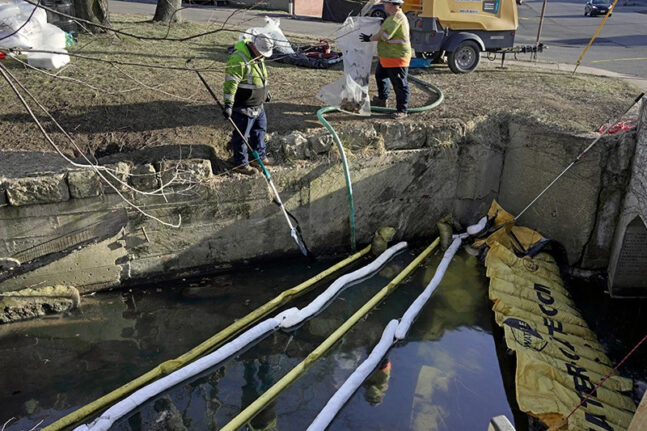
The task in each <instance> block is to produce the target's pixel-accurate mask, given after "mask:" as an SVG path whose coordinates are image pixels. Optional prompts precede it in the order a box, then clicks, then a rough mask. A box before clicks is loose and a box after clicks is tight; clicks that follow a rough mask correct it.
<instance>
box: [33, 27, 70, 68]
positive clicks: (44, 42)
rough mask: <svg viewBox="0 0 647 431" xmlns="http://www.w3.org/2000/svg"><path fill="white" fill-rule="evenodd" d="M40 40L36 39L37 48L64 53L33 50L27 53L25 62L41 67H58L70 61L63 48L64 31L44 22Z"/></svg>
mask: <svg viewBox="0 0 647 431" xmlns="http://www.w3.org/2000/svg"><path fill="white" fill-rule="evenodd" d="M39 36H40V40H38V41H37V45H36V46H37V47H38V49H42V50H43V51H57V52H62V53H65V54H50V53H46V52H33V53H28V54H27V63H29V64H30V65H31V66H34V67H38V68H41V69H58V68H60V67H63V66H65V65H66V64H67V63H69V62H70V56H69V55H67V51H66V50H65V32H64V31H63V30H61V29H60V28H58V27H56V26H55V25H53V24H45V25H43V26H42V28H41V31H40V34H39Z"/></svg>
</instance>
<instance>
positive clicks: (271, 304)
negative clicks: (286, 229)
mask: <svg viewBox="0 0 647 431" xmlns="http://www.w3.org/2000/svg"><path fill="white" fill-rule="evenodd" d="M369 251H371V246H370V245H369V246H367V247H365V248H364V249H362V250H361V251H359V252H357V253H355V254H353V255H352V256H349V257H347V258H346V259H344V260H342V261H341V262H339V263H337V264H335V265H333V266H331V267H330V268H328V269H326V270H325V271H323V272H321V273H319V274H317V275H316V276H314V277H312V278H310V279H309V280H307V281H304V282H303V283H301V284H299V285H297V286H295V287H293V288H291V289H288V290H285V291H283V292H282V293H281V294H280V295H279V296H277V297H276V298H274V299H271V300H270V301H268V302H266V303H265V304H263V305H261V306H260V307H258V308H257V309H255V310H254V311H252V312H251V313H249V314H248V315H247V316H245V317H243V318H242V319H240V320H237V321H235V322H234V323H232V324H231V325H229V326H227V327H226V328H225V329H223V330H222V331H220V332H218V333H217V334H216V335H214V336H213V337H211V338H209V339H208V340H206V341H204V342H203V343H202V344H200V345H198V346H196V347H194V348H193V349H191V350H189V351H188V352H186V353H185V354H183V355H182V356H179V357H177V358H175V359H171V360H169V361H166V362H163V363H162V364H160V365H158V366H157V367H155V368H153V369H152V370H150V371H148V372H147V373H145V374H142V375H141V376H139V377H137V378H136V379H135V380H133V381H131V382H129V383H126V384H125V385H123V386H121V387H120V388H117V389H115V390H114V391H112V392H110V393H108V394H106V395H104V396H103V397H101V398H99V399H97V400H95V401H93V402H91V403H90V404H87V405H85V406H83V407H81V408H80V409H78V410H76V411H74V412H72V413H70V414H69V415H67V416H65V417H63V418H61V419H59V420H57V421H56V422H54V423H52V424H51V425H49V426H46V427H45V428H43V430H42V431H58V430H61V429H63V428H65V427H68V426H71V425H74V424H75V423H77V422H80V421H82V420H84V419H86V418H87V417H89V416H91V415H92V414H94V413H96V412H98V411H100V410H103V409H104V408H105V407H107V406H109V405H111V404H113V403H114V402H116V401H118V400H120V399H121V398H123V397H125V396H127V395H129V394H130V393H132V392H134V391H135V390H137V389H139V388H141V387H143V386H145V385H146V384H148V383H149V382H151V381H153V380H155V379H157V378H159V377H162V376H165V375H167V374H170V373H172V372H173V371H175V370H177V369H179V368H181V367H183V366H184V365H186V364H188V363H190V362H192V361H194V360H195V359H197V358H198V357H200V356H202V355H203V354H205V353H207V352H208V351H210V350H212V349H214V348H216V347H218V346H220V345H221V344H223V343H224V342H226V341H228V340H229V339H231V338H232V337H233V336H235V335H237V334H238V333H240V332H241V331H242V330H244V329H245V328H247V327H249V326H250V325H251V324H253V323H255V322H257V321H258V320H259V319H261V318H263V317H265V316H267V315H268V314H269V313H271V312H272V311H274V310H276V309H277V308H279V307H281V306H282V305H284V304H286V303H287V302H288V301H290V300H292V299H294V298H297V297H299V296H301V295H303V294H305V293H307V292H308V291H309V290H310V289H311V288H312V287H313V286H314V285H315V284H316V283H318V282H319V281H321V280H323V279H324V278H326V277H328V276H329V275H331V274H333V273H334V272H336V271H339V270H340V269H342V268H344V267H345V266H347V265H349V264H351V263H353V262H355V261H356V260H358V259H359V258H361V257H362V256H364V255H366V254H367V253H368V252H369Z"/></svg>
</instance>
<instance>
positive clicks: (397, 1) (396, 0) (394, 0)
mask: <svg viewBox="0 0 647 431" xmlns="http://www.w3.org/2000/svg"><path fill="white" fill-rule="evenodd" d="M382 3H393V4H402V3H404V0H382Z"/></svg>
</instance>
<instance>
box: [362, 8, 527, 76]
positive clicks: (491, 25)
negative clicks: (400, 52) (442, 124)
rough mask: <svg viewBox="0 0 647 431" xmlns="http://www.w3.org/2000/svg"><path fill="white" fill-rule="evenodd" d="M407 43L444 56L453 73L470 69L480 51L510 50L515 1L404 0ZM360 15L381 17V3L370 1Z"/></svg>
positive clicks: (424, 53)
mask: <svg viewBox="0 0 647 431" xmlns="http://www.w3.org/2000/svg"><path fill="white" fill-rule="evenodd" d="M402 9H403V11H404V12H405V13H406V15H407V17H408V18H409V24H410V26H411V46H412V47H413V49H414V50H415V51H416V54H417V55H418V56H424V57H427V58H429V57H431V58H435V59H439V58H440V57H442V56H443V55H447V63H448V65H449V67H450V69H451V70H452V71H453V72H454V73H467V72H471V71H472V70H474V69H475V68H476V66H477V65H478V63H479V61H480V58H481V52H505V51H506V50H512V48H513V44H514V36H515V31H516V30H517V26H518V17H517V4H516V0H480V1H473V0H405V1H404V4H403V5H402ZM362 14H363V15H370V16H377V17H385V16H386V14H385V13H384V6H383V5H382V4H380V3H379V1H375V0H373V1H370V2H368V3H367V4H366V6H365V7H364V9H362Z"/></svg>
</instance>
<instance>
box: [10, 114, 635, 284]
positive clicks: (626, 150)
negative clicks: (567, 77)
mask: <svg viewBox="0 0 647 431" xmlns="http://www.w3.org/2000/svg"><path fill="white" fill-rule="evenodd" d="M339 133H340V136H341V137H342V140H343V141H344V144H345V146H346V147H347V148H348V151H349V152H350V153H353V154H356V155H351V156H350V158H349V159H350V165H351V176H352V180H353V189H354V195H355V205H356V222H357V241H358V244H360V245H361V244H366V243H368V242H369V241H370V238H371V236H372V234H373V232H374V231H375V229H377V228H378V227H380V226H384V225H390V226H393V227H395V228H396V229H397V231H398V234H397V235H398V238H397V239H401V238H404V239H413V238H418V237H429V236H431V235H432V234H434V233H435V230H436V229H435V222H436V221H437V220H438V219H439V218H440V217H442V216H444V215H446V214H449V213H452V214H453V215H454V218H455V219H457V220H458V221H459V222H461V223H463V224H468V223H472V222H474V221H476V220H477V218H478V217H479V216H481V215H483V214H484V213H485V211H487V208H488V207H489V205H490V202H491V200H492V199H494V198H497V199H499V201H500V203H501V204H502V205H503V206H504V207H505V208H507V209H508V210H510V211H511V212H512V213H513V214H514V213H517V212H518V211H519V210H520V209H521V208H523V206H525V204H526V203H527V202H529V201H530V199H532V197H534V196H535V195H536V194H537V193H538V192H539V191H540V190H541V189H542V188H543V187H544V186H545V185H546V184H548V183H549V182H550V180H551V179H552V178H553V177H554V176H555V175H556V174H557V173H558V172H559V171H560V170H561V169H562V168H563V167H564V166H565V165H566V164H567V163H568V162H569V161H570V160H572V159H573V158H574V157H575V155H576V154H577V153H578V152H579V151H580V150H581V149H582V148H583V147H584V146H585V145H586V144H588V143H589V142H590V140H591V139H592V137H593V136H589V135H578V134H573V133H570V132H567V131H560V130H558V129H556V128H555V127H553V126H551V125H547V124H541V123H538V122H536V121H533V120H530V119H526V118H521V117H515V116H501V117H490V118H482V119H478V120H477V121H474V122H472V123H469V124H465V123H463V122H461V121H458V120H456V121H452V120H446V121H444V122H442V123H438V124H433V125H421V124H413V123H397V122H391V121H376V122H371V121H366V122H365V123H364V124H362V125H361V126H355V127H352V126H351V127H347V128H345V129H342V130H339ZM635 140H636V135H635V133H627V134H624V135H621V136H617V137H610V138H606V140H604V141H603V142H601V144H600V145H599V146H597V147H596V148H594V149H593V150H592V151H591V153H590V154H589V155H588V156H587V158H586V159H585V160H584V161H582V162H581V163H580V164H578V166H576V168H574V169H573V170H572V171H571V172H570V173H569V174H568V175H567V176H566V177H565V178H564V179H563V180H562V181H561V182H560V183H558V184H557V185H556V186H555V188H554V189H553V190H552V191H551V192H550V193H549V194H548V195H546V197H545V198H542V200H541V201H540V202H538V204H537V205H536V206H535V207H534V208H533V209H532V210H531V211H529V212H528V213H527V214H526V215H524V217H523V218H522V220H521V222H522V224H524V225H527V226H530V227H532V228H535V229H537V230H539V231H540V232H542V233H543V234H545V235H547V236H549V237H552V238H554V239H557V240H559V241H561V242H562V243H563V244H564V245H565V246H566V249H567V251H568V254H569V259H570V261H571V263H572V264H576V265H580V266H584V267H589V268H604V267H606V264H607V262H608V256H609V250H610V243H611V240H610V238H611V237H612V232H611V233H610V231H612V230H613V229H612V228H613V227H614V226H615V220H616V218H617V215H618V211H619V208H620V203H621V202H622V200H623V199H624V190H625V188H626V184H627V183H628V182H629V177H630V172H631V159H632V156H633V152H634V147H635ZM270 148H271V149H272V151H273V152H274V154H275V156H277V157H278V158H279V159H280V160H281V161H283V163H282V164H281V166H279V167H277V168H274V169H273V171H272V176H273V179H274V181H275V184H276V186H277V188H278V190H279V193H280V194H281V197H282V199H283V201H284V202H285V204H286V207H287V208H288V209H289V210H290V211H292V212H293V213H294V214H295V215H296V217H297V218H298V219H299V220H300V222H301V227H302V229H303V232H304V237H305V239H306V241H307V243H308V245H309V246H310V248H311V249H313V251H315V252H316V253H324V254H337V253H345V252H347V251H348V248H349V223H348V201H347V195H346V190H345V182H344V178H343V174H342V168H341V163H340V162H339V160H338V156H337V153H336V149H335V148H334V147H333V146H332V139H331V138H330V136H328V135H327V134H326V133H325V132H324V131H322V130H320V129H317V130H313V131H310V132H308V133H299V132H294V133H292V134H290V135H287V136H274V137H272V141H271V143H270ZM186 150H187V149H183V152H184V155H183V157H184V158H183V160H182V161H180V162H178V161H172V160H169V159H170V158H171V157H178V152H177V148H175V149H172V150H166V149H163V148H162V149H155V150H148V151H144V152H140V153H137V154H131V155H115V156H112V157H109V158H106V159H104V160H102V163H106V164H108V165H110V166H111V167H112V168H113V169H114V170H115V172H117V173H118V174H119V175H120V176H121V178H122V179H124V180H126V181H129V182H130V184H134V185H136V186H137V187H138V188H140V189H144V190H146V189H149V190H150V189H154V188H156V187H158V186H159V184H160V181H162V182H165V181H168V180H169V179H170V178H173V177H175V182H174V186H173V187H169V188H168V189H166V191H165V193H164V195H160V194H158V195H154V196H150V195H141V194H133V193H132V192H129V191H127V188H126V187H123V186H121V185H117V188H118V189H119V190H121V191H122V193H123V194H124V196H127V197H129V199H131V200H132V201H133V202H134V203H135V204H136V205H138V206H140V207H141V208H142V209H144V210H145V211H147V212H149V213H150V214H152V215H154V216H155V217H159V218H160V219H162V220H165V221H168V222H171V223H175V222H177V221H178V220H179V217H180V216H181V220H182V224H181V227H180V228H179V229H174V228H171V227H166V226H163V225H161V224H159V223H157V222H155V221H154V220H152V219H149V218H147V217H144V216H143V215H142V214H140V213H139V212H137V211H136V210H134V209H133V208H132V207H129V206H128V205H126V204H125V203H124V201H123V200H122V199H121V198H120V197H119V196H118V195H117V194H116V193H114V192H111V191H112V190H111V189H110V188H109V187H107V186H106V185H104V184H102V182H101V181H100V180H99V179H98V178H97V177H96V174H94V173H93V172H92V171H89V170H79V169H68V168H67V167H65V164H61V163H60V158H58V156H56V155H51V160H53V161H56V162H54V163H49V162H48V161H47V160H46V159H47V157H46V156H43V155H40V156H39V157H41V158H45V159H43V160H40V161H39V163H40V166H48V170H47V171H42V170H41V171H39V170H38V169H37V168H36V167H34V164H33V163H31V162H33V160H34V158H30V157H28V156H27V155H25V154H21V153H15V154H4V155H2V157H3V158H4V160H2V159H0V168H2V167H4V168H3V170H2V171H1V172H3V175H4V177H2V178H0V189H2V190H3V191H1V192H0V199H1V201H0V205H3V206H1V207H0V258H2V257H12V256H14V257H15V256H18V257H20V256H22V257H23V258H24V259H27V258H29V259H32V260H31V263H29V262H23V265H21V266H20V267H17V268H14V269H11V270H10V269H6V268H5V270H4V271H3V270H2V268H0V292H5V291H10V290H18V289H21V288H25V287H30V286H35V285H39V284H41V283H44V282H48V283H56V284H66V283H69V284H73V285H75V286H77V287H79V289H80V290H81V291H82V292H84V291H91V290H97V289H100V288H105V287H108V286H116V285H119V284H121V283H124V282H129V281H135V280H142V279H148V278H150V277H158V276H159V277H164V278H169V277H178V276H183V275H186V274H191V273H197V272H200V271H205V270H208V271H214V270H220V269H226V268H229V267H231V266H232V265H235V264H238V263H244V262H247V261H250V260H255V259H269V258H275V257H276V258H278V257H286V256H297V255H298V254H299V252H298V250H297V249H296V247H295V245H294V243H293V242H292V239H291V238H290V236H289V231H288V228H287V225H286V223H285V221H284V219H283V216H282V215H281V213H280V212H279V210H278V208H277V207H276V206H275V205H274V204H273V203H271V201H270V199H269V195H268V190H267V187H266V185H265V182H264V180H263V178H262V177H261V176H260V175H259V176H255V177H252V178H250V177H243V176H240V175H231V174H223V162H222V161H221V160H218V159H217V157H215V155H214V154H213V153H212V152H211V151H210V149H208V148H203V147H193V148H190V151H191V152H190V154H189V153H187V151H186ZM16 159H25V160H28V161H30V163H29V166H30V172H29V174H28V175H21V172H24V171H25V169H20V167H19V166H17V164H16ZM7 166H12V168H11V169H9V168H7ZM132 174H135V175H132ZM27 256H28V257H27ZM18 260H20V259H18ZM0 265H2V260H1V259H0Z"/></svg>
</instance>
